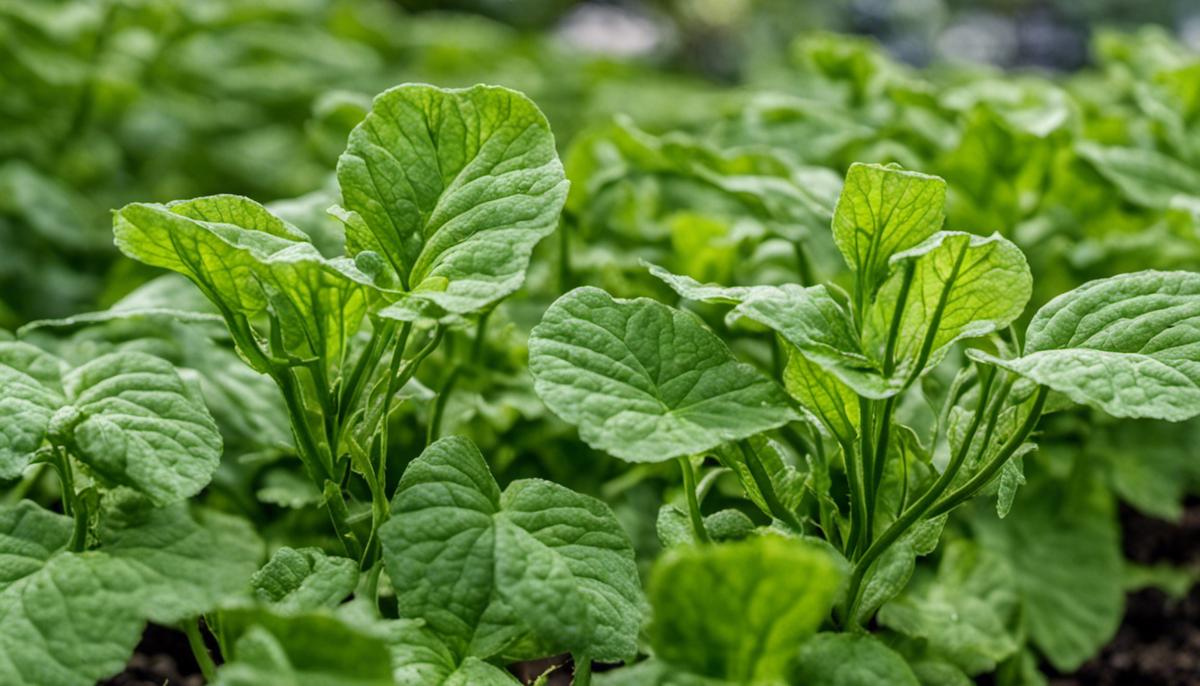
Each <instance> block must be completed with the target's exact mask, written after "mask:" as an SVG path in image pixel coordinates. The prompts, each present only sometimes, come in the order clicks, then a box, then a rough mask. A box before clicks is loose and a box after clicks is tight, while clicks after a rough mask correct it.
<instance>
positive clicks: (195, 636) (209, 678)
mask: <svg viewBox="0 0 1200 686" xmlns="http://www.w3.org/2000/svg"><path fill="white" fill-rule="evenodd" d="M181 628H182V629H183V633H184V634H185V635H187V641H188V647H190V648H191V649H192V655H193V656H195V658H196V664H197V665H199V666H200V673H201V674H202V675H204V681H205V683H210V684H211V683H214V682H216V680H217V665H216V663H214V662H213V659H212V655H210V654H209V652H208V646H207V645H205V643H204V636H203V635H201V633H200V618H199V617H194V618H192V619H185V620H184V621H183V624H182V626H181Z"/></svg>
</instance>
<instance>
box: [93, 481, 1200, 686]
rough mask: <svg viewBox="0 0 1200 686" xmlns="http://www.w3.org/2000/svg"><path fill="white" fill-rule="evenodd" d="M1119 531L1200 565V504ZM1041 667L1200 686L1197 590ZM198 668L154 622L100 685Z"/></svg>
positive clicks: (1137, 552) (193, 679) (171, 676)
mask: <svg viewBox="0 0 1200 686" xmlns="http://www.w3.org/2000/svg"><path fill="white" fill-rule="evenodd" d="M1121 526H1122V531H1123V532H1124V533H1123V537H1124V547H1125V554H1126V556H1128V558H1129V559H1131V560H1133V561H1135V562H1139V563H1142V564H1155V563H1163V562H1167V563H1171V564H1175V565H1181V566H1192V567H1200V499H1192V500H1190V501H1189V502H1188V503H1187V505H1186V508H1185V513H1184V516H1183V519H1182V520H1181V521H1180V522H1179V523H1178V524H1175V523H1170V522H1164V521H1162V520H1159V519H1152V518H1150V517H1146V516H1143V515H1140V514H1138V513H1137V512H1135V511H1134V510H1132V509H1130V508H1127V507H1122V510H1121ZM555 665H560V666H559V667H558V668H557V669H555V670H554V671H553V672H551V673H550V676H549V679H548V682H547V683H548V686H567V685H568V684H569V683H570V680H571V672H572V665H571V664H570V658H569V656H566V655H562V656H559V657H555V658H549V659H546V660H536V661H530V662H523V663H519V664H515V665H512V666H511V667H510V668H509V671H511V672H512V673H513V674H514V675H516V676H517V678H518V679H521V681H522V682H523V683H526V684H532V683H533V682H534V680H535V679H537V677H538V676H539V675H541V674H542V673H544V672H546V670H548V669H550V668H551V667H553V666H555ZM1044 668H1046V669H1047V672H1048V673H1049V674H1050V675H1051V677H1050V684H1051V686H1200V585H1196V586H1194V587H1193V588H1192V590H1191V592H1190V593H1189V595H1188V596H1187V597H1186V598H1183V599H1179V600H1176V599H1172V598H1170V597H1169V596H1167V595H1166V594H1164V593H1163V592H1162V591H1159V590H1156V589H1146V590H1142V591H1137V592H1134V593H1130V594H1129V595H1128V597H1127V598H1126V615H1125V619H1124V621H1123V622H1122V624H1121V628H1120V629H1119V630H1118V631H1117V635H1116V637H1115V638H1113V640H1112V642H1111V643H1109V644H1108V645H1107V646H1106V647H1105V648H1104V650H1103V651H1101V653H1100V654H1099V655H1097V656H1096V657H1095V658H1093V659H1092V660H1090V661H1088V662H1087V663H1085V664H1084V665H1083V666H1082V667H1081V668H1080V669H1079V670H1078V671H1077V672H1075V673H1074V674H1055V673H1054V672H1053V670H1051V669H1050V668H1049V667H1048V666H1044ZM603 669H604V666H601V665H597V666H596V671H603ZM199 671H200V669H199V666H198V665H197V664H196V661H195V659H194V658H193V657H192V653H191V650H190V649H189V648H188V644H187V639H186V638H184V636H183V634H181V633H179V632H178V631H175V630H173V629H169V628H165V627H161V626H157V625H153V624H151V625H150V626H148V627H147V628H146V633H145V635H144V636H143V637H142V642H141V644H139V645H138V647H137V651H136V652H135V653H134V655H133V657H132V658H131V659H130V661H129V665H128V666H127V667H126V668H125V671H124V672H122V673H121V674H118V675H117V676H114V677H112V678H111V679H109V680H107V681H104V682H101V684H100V686H201V685H202V684H203V683H204V681H203V679H202V678H201V677H200V674H199Z"/></svg>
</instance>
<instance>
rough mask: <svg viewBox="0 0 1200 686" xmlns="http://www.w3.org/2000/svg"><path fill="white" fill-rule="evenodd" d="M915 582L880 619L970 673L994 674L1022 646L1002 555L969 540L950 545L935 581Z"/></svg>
mask: <svg viewBox="0 0 1200 686" xmlns="http://www.w3.org/2000/svg"><path fill="white" fill-rule="evenodd" d="M924 581H925V582H924V583H920V584H914V586H915V587H913V588H910V589H909V590H907V591H906V592H905V593H904V594H902V595H901V596H900V597H898V598H896V599H895V600H892V601H891V602H889V603H888V604H887V605H884V606H883V608H882V609H881V610H880V611H879V623H880V624H882V625H883V626H886V627H888V628H890V629H894V630H896V631H899V632H900V633H902V634H904V635H906V636H908V637H910V638H913V639H918V640H923V641H924V642H925V646H926V651H927V652H928V653H929V654H931V655H934V656H936V657H939V658H943V659H945V660H947V661H948V662H950V663H952V664H954V665H956V666H957V667H959V668H961V669H962V670H963V671H964V672H966V673H967V674H968V675H975V674H980V673H982V672H990V671H993V670H995V669H996V666H997V665H998V664H999V663H1000V662H1001V661H1003V660H1005V659H1007V658H1008V657H1009V656H1011V655H1013V654H1014V653H1016V651H1017V648H1018V647H1019V645H1018V643H1017V641H1016V639H1015V638H1014V637H1013V636H1012V635H1010V633H1009V631H1008V626H1009V624H1010V622H1011V620H1012V618H1013V617H1015V615H1016V607H1017V591H1016V579H1015V578H1014V576H1013V572H1012V569H1011V568H1010V567H1009V566H1008V564H1007V563H1006V562H1005V560H1004V558H1003V557H1001V556H999V555H996V554H995V553H992V552H990V551H988V550H986V549H984V548H981V547H980V546H977V545H975V544H973V543H970V542H968V541H962V540H960V541H957V542H955V543H953V544H951V545H949V546H947V547H946V549H945V552H944V553H943V555H942V560H941V563H940V565H939V567H938V573H937V577H936V579H926V580H924Z"/></svg>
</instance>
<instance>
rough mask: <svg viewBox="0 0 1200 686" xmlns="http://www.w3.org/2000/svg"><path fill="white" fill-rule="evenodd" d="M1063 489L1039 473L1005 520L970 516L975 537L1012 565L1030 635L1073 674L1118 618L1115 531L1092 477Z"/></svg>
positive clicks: (1109, 505)
mask: <svg viewBox="0 0 1200 686" xmlns="http://www.w3.org/2000/svg"><path fill="white" fill-rule="evenodd" d="M1081 485H1082V486H1084V488H1082V489H1074V490H1071V491H1067V493H1066V494H1064V490H1066V489H1064V487H1063V485H1062V484H1060V483H1056V482H1054V481H1053V480H1051V479H1041V480H1039V483H1037V484H1036V485H1035V486H1033V487H1030V488H1027V489H1024V490H1023V491H1022V492H1021V494H1020V495H1019V496H1018V502H1017V504H1016V506H1015V507H1013V510H1012V512H1011V513H1010V514H1009V516H1008V517H1007V518H1005V519H1004V520H1003V521H999V520H997V519H995V518H994V517H992V516H991V515H990V514H989V513H987V512H986V511H978V512H977V514H976V516H975V517H974V518H973V519H972V525H973V526H974V528H975V530H976V532H977V534H978V536H979V542H980V544H981V545H982V546H984V547H985V548H988V549H990V550H992V551H994V552H995V553H996V554H997V555H999V556H1001V557H1003V558H1005V559H1007V560H1008V561H1009V562H1010V564H1011V565H1012V567H1013V571H1014V574H1015V577H1016V580H1017V588H1018V590H1019V592H1020V595H1021V599H1022V613H1023V615H1024V618H1025V627H1026V628H1027V629H1028V632H1029V637H1030V640H1031V641H1032V642H1033V644H1034V645H1035V646H1037V648H1038V649H1039V650H1041V651H1042V653H1044V654H1045V656H1046V658H1047V659H1048V660H1049V661H1050V664H1052V665H1054V667H1055V668H1056V669H1058V670H1059V671H1061V672H1072V671H1074V670H1075V669H1077V668H1078V667H1079V665H1081V664H1082V663H1083V662H1084V661H1085V660H1087V659H1088V658H1090V657H1091V656H1093V655H1094V654H1095V653H1096V652H1097V651H1098V650H1099V649H1100V648H1101V646H1103V645H1105V644H1106V643H1108V641H1109V639H1111V638H1112V636H1113V634H1114V633H1115V632H1116V630H1117V626H1118V625H1119V624H1120V621H1121V614H1122V606H1123V601H1124V592H1123V589H1122V584H1121V581H1122V560H1121V548H1120V532H1119V529H1118V526H1117V521H1116V515H1115V511H1114V504H1113V502H1112V496H1111V495H1110V494H1109V493H1108V492H1107V490H1106V489H1104V488H1102V487H1099V485H1098V484H1095V483H1087V482H1085V483H1083V484H1081Z"/></svg>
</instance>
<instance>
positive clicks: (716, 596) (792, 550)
mask: <svg viewBox="0 0 1200 686" xmlns="http://www.w3.org/2000/svg"><path fill="white" fill-rule="evenodd" d="M841 581H842V579H841V570H840V569H839V567H838V565H837V564H836V562H835V561H834V559H833V558H832V557H831V556H830V554H829V553H827V552H825V551H824V550H822V549H820V548H817V547H816V546H813V545H810V544H807V543H802V542H800V541H796V540H792V539H787V538H782V537H778V536H774V535H766V536H761V537H758V538H752V539H748V540H746V541H742V542H739V543H725V544H721V545H712V546H699V547H694V546H680V547H677V548H673V549H672V550H670V551H668V552H667V553H666V554H665V555H664V556H663V557H662V559H660V560H659V562H658V563H657V564H656V565H655V568H654V572H653V574H652V575H651V578H650V583H649V586H648V595H649V597H650V602H651V604H652V606H653V608H654V621H653V622H652V624H651V625H650V628H649V630H648V631H649V635H650V642H651V645H652V646H653V647H654V652H655V655H656V656H657V657H658V659H660V660H663V661H665V662H667V663H670V665H672V666H673V667H675V668H678V669H681V670H683V671H685V672H688V673H691V674H695V675H698V676H702V677H709V678H714V679H724V680H726V681H730V682H734V683H739V684H754V683H775V682H776V681H777V680H779V679H781V678H782V677H783V676H784V674H785V672H786V669H787V667H788V665H789V663H790V662H791V660H792V657H793V655H794V651H795V647H796V644H797V643H799V642H800V641H802V640H803V639H804V638H806V637H808V636H810V635H811V634H812V633H813V632H815V631H816V630H817V628H818V627H819V626H820V624H821V622H822V621H824V619H825V617H826V616H827V615H828V613H829V609H830V607H831V606H832V604H833V602H834V600H835V597H836V595H837V592H838V590H839V588H840V586H841ZM714 589H720V592H714Z"/></svg>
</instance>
